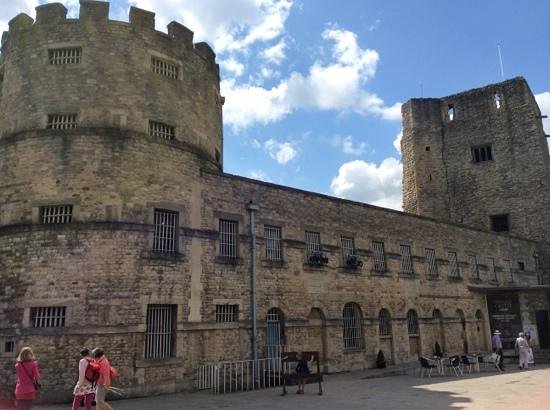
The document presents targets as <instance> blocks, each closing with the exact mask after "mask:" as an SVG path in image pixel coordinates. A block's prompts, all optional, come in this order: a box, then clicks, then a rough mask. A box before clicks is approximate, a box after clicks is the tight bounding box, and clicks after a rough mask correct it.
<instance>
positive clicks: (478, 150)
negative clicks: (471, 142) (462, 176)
mask: <svg viewBox="0 0 550 410" xmlns="http://www.w3.org/2000/svg"><path fill="white" fill-rule="evenodd" d="M472 159H473V161H474V162H476V163H478V162H486V161H492V160H493V150H492V148H491V145H483V146H480V147H474V148H472Z"/></svg>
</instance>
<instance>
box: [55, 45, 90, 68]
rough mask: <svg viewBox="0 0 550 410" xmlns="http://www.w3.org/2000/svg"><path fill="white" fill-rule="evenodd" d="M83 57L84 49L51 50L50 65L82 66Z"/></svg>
mask: <svg viewBox="0 0 550 410" xmlns="http://www.w3.org/2000/svg"><path fill="white" fill-rule="evenodd" d="M81 55H82V48H80V47H72V48H55V49H52V50H49V56H50V64H53V65H60V64H80V57H81Z"/></svg>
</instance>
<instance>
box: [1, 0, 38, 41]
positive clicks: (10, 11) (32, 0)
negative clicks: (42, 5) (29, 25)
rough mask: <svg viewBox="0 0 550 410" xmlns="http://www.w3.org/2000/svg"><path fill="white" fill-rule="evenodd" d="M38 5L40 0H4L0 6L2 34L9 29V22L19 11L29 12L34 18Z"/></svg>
mask: <svg viewBox="0 0 550 410" xmlns="http://www.w3.org/2000/svg"><path fill="white" fill-rule="evenodd" d="M36 6H38V0H10V1H6V2H2V6H1V7H0V36H1V35H2V32H4V31H8V22H9V21H10V20H11V19H12V18H14V17H15V16H16V15H18V14H19V13H27V14H28V15H29V16H31V17H33V18H34V14H35V12H34V8H35V7H36Z"/></svg>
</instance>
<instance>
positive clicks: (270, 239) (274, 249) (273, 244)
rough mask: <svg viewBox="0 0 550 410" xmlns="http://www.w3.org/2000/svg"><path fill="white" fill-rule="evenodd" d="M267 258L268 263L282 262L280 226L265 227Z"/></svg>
mask: <svg viewBox="0 0 550 410" xmlns="http://www.w3.org/2000/svg"><path fill="white" fill-rule="evenodd" d="M264 238H265V258H266V259H267V260H268V261H280V260H281V228H280V227H278V226H270V225H265V226H264Z"/></svg>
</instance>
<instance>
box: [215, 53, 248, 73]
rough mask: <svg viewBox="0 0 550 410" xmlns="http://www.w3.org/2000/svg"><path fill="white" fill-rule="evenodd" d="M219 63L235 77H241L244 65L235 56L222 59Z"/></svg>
mask: <svg viewBox="0 0 550 410" xmlns="http://www.w3.org/2000/svg"><path fill="white" fill-rule="evenodd" d="M219 63H220V66H221V67H222V68H223V69H224V70H226V71H229V72H230V73H232V74H233V75H234V76H235V77H240V76H241V75H242V74H243V72H244V65H243V64H241V63H240V62H239V61H237V60H236V59H235V58H234V57H230V58H228V59H225V60H221V61H220V62H219Z"/></svg>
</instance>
